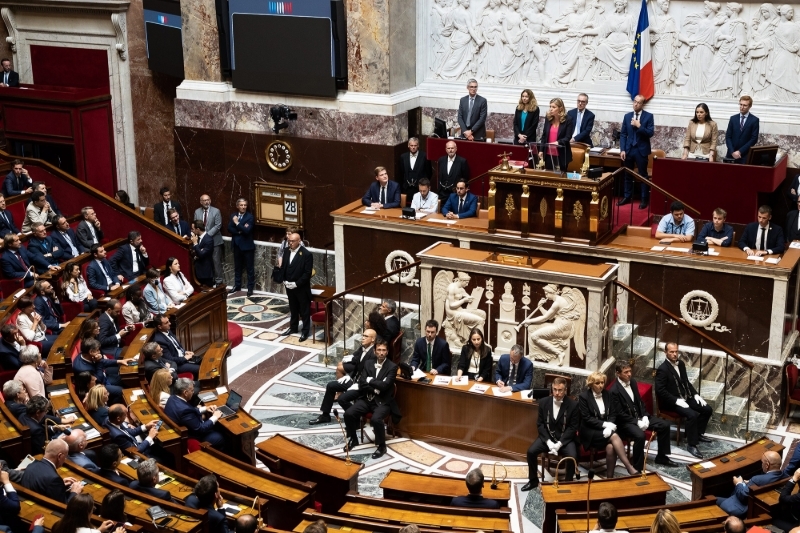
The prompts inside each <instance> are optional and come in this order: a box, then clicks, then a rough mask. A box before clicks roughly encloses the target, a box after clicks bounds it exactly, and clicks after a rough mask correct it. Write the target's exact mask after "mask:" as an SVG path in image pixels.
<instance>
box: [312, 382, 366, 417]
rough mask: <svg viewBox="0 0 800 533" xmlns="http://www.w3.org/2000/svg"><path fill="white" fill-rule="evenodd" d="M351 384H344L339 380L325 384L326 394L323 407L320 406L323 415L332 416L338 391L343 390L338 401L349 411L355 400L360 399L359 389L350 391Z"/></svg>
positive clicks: (343, 408)
mask: <svg viewBox="0 0 800 533" xmlns="http://www.w3.org/2000/svg"><path fill="white" fill-rule="evenodd" d="M351 385H352V383H348V384H347V385H343V384H341V383H339V381H338V380H333V381H329V382H328V384H327V385H325V396H324V397H323V398H322V407H320V411H322V414H323V415H328V416H330V414H331V409H332V408H333V402H334V398H336V393H337V392H341V394H340V395H339V400H338V401H339V405H340V406H341V407H342V410H343V411H347V410H348V409H349V408H350V406H351V405H353V402H354V401H355V400H357V399H358V389H354V390H351V391H348V390H347V389H349V388H350V386H351Z"/></svg>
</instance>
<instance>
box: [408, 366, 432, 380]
mask: <svg viewBox="0 0 800 533" xmlns="http://www.w3.org/2000/svg"><path fill="white" fill-rule="evenodd" d="M425 377H428V376H427V375H426V374H425V372H423V371H422V370H420V369H419V368H418V369H416V370H414V373H413V374H411V379H413V380H414V381H417V380H420V379H422V378H425Z"/></svg>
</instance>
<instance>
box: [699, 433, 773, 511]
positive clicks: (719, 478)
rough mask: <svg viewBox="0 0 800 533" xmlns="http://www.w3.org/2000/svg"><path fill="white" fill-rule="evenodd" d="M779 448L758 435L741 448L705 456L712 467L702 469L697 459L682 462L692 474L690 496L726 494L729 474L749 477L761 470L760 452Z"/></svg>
mask: <svg viewBox="0 0 800 533" xmlns="http://www.w3.org/2000/svg"><path fill="white" fill-rule="evenodd" d="M783 449H784V447H783V445H782V444H779V443H777V442H774V441H771V440H769V439H768V438H767V437H761V438H760V439H757V440H754V441H753V442H750V443H748V444H745V445H744V446H742V447H741V448H738V449H736V450H733V451H730V452H728V453H723V454H720V455H717V456H715V457H711V458H709V459H706V461H712V462H713V463H714V468H708V469H704V468H702V467H701V466H700V463H696V464H693V465H686V468H687V469H688V470H689V475H690V477H691V478H692V499H693V500H698V499H700V498H703V497H705V496H707V495H709V494H712V495H714V496H723V497H728V496H730V495H731V492H732V491H733V476H742V477H743V478H745V479H750V478H751V477H753V476H754V475H757V474H761V473H762V469H761V456H763V455H764V452H766V451H769V450H772V451H773V452H777V453H778V454H781V453H782V452H783ZM723 459H724V460H725V461H723Z"/></svg>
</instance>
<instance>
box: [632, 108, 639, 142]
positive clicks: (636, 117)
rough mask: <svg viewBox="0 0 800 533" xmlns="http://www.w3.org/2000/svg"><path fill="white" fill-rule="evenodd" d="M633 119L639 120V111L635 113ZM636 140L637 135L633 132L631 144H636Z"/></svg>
mask: <svg viewBox="0 0 800 533" xmlns="http://www.w3.org/2000/svg"><path fill="white" fill-rule="evenodd" d="M634 120H639V113H636V116H635V118H634ZM638 140H639V139H638V137H637V136H636V135H635V134H634V136H633V142H632V143H631V144H632V145H634V146H636V143H637V142H638Z"/></svg>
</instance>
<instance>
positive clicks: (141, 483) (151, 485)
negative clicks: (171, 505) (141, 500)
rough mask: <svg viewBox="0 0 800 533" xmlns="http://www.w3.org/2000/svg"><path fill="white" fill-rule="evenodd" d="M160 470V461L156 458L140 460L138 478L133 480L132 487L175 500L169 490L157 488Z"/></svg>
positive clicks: (169, 500)
mask: <svg viewBox="0 0 800 533" xmlns="http://www.w3.org/2000/svg"><path fill="white" fill-rule="evenodd" d="M158 472H159V470H158V463H157V462H156V460H155V459H147V460H146V461H142V462H140V463H139V466H138V467H136V478H137V479H136V480H135V481H132V482H131V484H130V488H131V489H133V490H138V491H139V492H144V493H145V494H149V495H150V496H153V497H155V498H159V499H161V500H164V501H167V502H173V501H174V500H173V499H172V496H171V495H170V493H169V492H168V491H166V490H164V489H157V488H156V485H157V484H158Z"/></svg>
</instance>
